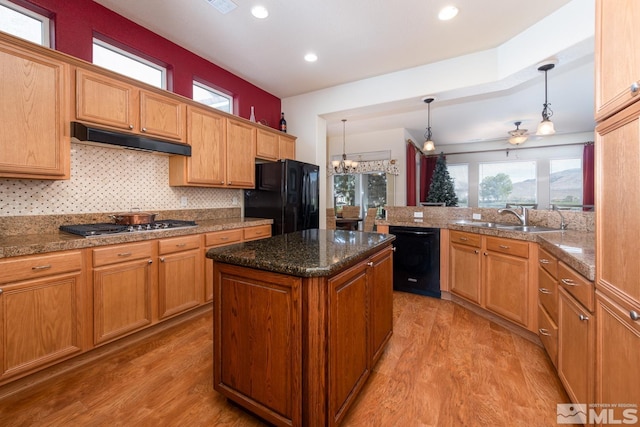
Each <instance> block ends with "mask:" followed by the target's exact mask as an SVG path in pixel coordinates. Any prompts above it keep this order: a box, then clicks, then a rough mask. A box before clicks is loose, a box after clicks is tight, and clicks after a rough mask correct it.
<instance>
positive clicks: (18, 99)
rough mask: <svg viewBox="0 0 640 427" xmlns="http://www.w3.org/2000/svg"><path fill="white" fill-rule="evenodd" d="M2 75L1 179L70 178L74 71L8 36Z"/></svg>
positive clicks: (0, 59) (2, 42)
mask: <svg viewBox="0 0 640 427" xmlns="http://www.w3.org/2000/svg"><path fill="white" fill-rule="evenodd" d="M40 51H42V53H39V52H40ZM0 75H2V79H0V88H1V89H0V94H1V95H0V110H1V111H2V120H3V123H4V124H5V125H4V126H3V128H2V132H0V153H2V155H1V156H0V177H3V178H30V179H47V180H48V179H69V176H70V152H71V151H70V149H71V143H70V135H69V109H70V107H69V103H70V95H69V94H70V90H69V86H68V85H69V83H68V82H69V66H68V65H67V64H66V63H64V62H62V61H59V60H57V59H54V58H53V57H51V56H49V55H47V54H46V51H45V49H44V48H42V49H40V48H37V47H33V46H32V44H31V43H27V42H25V41H22V40H20V39H14V38H12V37H10V36H8V35H6V36H5V35H2V36H0Z"/></svg>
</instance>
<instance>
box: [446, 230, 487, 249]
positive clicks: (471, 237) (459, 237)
mask: <svg viewBox="0 0 640 427" xmlns="http://www.w3.org/2000/svg"><path fill="white" fill-rule="evenodd" d="M449 235H450V238H449V239H450V240H449V241H450V242H451V243H459V244H461V245H468V246H473V247H476V248H479V247H480V246H481V245H482V236H480V235H479V234H471V233H465V232H462V231H454V230H451V231H450V232H449Z"/></svg>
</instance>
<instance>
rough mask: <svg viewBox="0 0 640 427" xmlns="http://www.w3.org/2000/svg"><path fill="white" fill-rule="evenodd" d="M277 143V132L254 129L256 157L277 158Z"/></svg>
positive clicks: (278, 147)
mask: <svg viewBox="0 0 640 427" xmlns="http://www.w3.org/2000/svg"><path fill="white" fill-rule="evenodd" d="M279 144H280V143H279V140H278V135H277V134H275V133H273V132H268V131H266V130H263V129H258V130H257V131H256V157H259V158H261V159H265V160H278V158H279V151H280V146H279Z"/></svg>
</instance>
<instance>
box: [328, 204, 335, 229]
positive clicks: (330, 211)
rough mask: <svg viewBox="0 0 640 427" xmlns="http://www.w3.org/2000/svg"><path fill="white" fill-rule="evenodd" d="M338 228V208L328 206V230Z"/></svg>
mask: <svg viewBox="0 0 640 427" xmlns="http://www.w3.org/2000/svg"><path fill="white" fill-rule="evenodd" d="M335 229H336V210H335V209H334V208H327V230H335Z"/></svg>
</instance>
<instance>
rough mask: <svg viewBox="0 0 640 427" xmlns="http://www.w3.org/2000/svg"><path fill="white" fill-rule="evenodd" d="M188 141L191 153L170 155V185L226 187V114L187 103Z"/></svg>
mask: <svg viewBox="0 0 640 427" xmlns="http://www.w3.org/2000/svg"><path fill="white" fill-rule="evenodd" d="M187 143H188V144H189V145H190V146H191V156H171V157H170V158H169V185H172V186H197V187H224V185H225V182H226V158H227V134H226V119H225V117H224V116H223V115H221V114H217V113H215V112H214V111H210V110H205V109H203V108H197V107H192V106H190V105H188V106H187Z"/></svg>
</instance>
